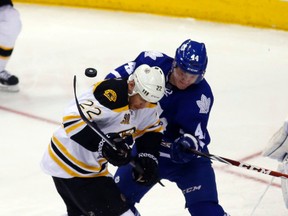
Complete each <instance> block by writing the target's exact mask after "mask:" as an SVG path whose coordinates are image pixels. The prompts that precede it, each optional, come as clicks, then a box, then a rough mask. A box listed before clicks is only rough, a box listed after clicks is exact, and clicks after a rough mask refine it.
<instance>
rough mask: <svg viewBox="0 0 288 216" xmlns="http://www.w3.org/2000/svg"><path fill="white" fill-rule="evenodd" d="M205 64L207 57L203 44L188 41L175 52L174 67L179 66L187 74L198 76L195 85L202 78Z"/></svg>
mask: <svg viewBox="0 0 288 216" xmlns="http://www.w3.org/2000/svg"><path fill="white" fill-rule="evenodd" d="M207 63H208V57H207V53H206V47H205V44H204V43H198V42H196V41H192V40H190V39H188V40H186V41H184V42H183V43H182V44H181V45H180V47H178V48H177V50H176V54H175V64H176V65H175V66H179V67H180V68H181V69H182V70H184V71H185V72H187V73H190V74H195V75H199V78H198V79H197V80H196V83H199V82H200V81H201V80H202V79H203V78H204V74H205V71H206V67H207Z"/></svg>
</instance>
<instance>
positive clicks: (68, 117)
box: [62, 115, 81, 123]
mask: <svg viewBox="0 0 288 216" xmlns="http://www.w3.org/2000/svg"><path fill="white" fill-rule="evenodd" d="M78 119H81V117H80V115H69V116H64V117H63V118H62V121H63V123H67V122H70V121H72V120H73V121H74V120H78Z"/></svg>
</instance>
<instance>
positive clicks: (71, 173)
mask: <svg viewBox="0 0 288 216" xmlns="http://www.w3.org/2000/svg"><path fill="white" fill-rule="evenodd" d="M48 152H49V155H50V157H51V158H52V159H53V160H54V161H55V162H56V163H57V164H58V165H59V166H60V167H61V168H62V169H63V170H64V171H65V172H66V173H68V174H69V175H71V176H73V177H81V178H92V177H100V176H108V175H109V171H108V169H107V167H106V168H105V169H104V170H103V172H101V173H95V174H92V175H89V176H87V175H83V174H79V173H78V172H75V171H73V170H72V169H71V168H70V167H69V166H68V165H66V164H65V163H63V162H62V161H61V160H60V159H59V158H58V157H57V156H56V155H55V154H54V152H53V150H52V149H51V147H50V145H49V147H48Z"/></svg>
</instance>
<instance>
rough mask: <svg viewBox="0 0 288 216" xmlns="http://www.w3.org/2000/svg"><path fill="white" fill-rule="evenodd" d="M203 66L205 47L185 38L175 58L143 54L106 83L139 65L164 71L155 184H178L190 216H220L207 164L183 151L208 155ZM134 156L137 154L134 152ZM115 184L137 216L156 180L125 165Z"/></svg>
mask: <svg viewBox="0 0 288 216" xmlns="http://www.w3.org/2000/svg"><path fill="white" fill-rule="evenodd" d="M207 63H208V57H207V53H206V47H205V44H204V43H198V42H196V41H192V40H190V39H188V40H186V41H184V42H183V43H182V44H181V46H180V47H179V48H178V49H177V50H176V54H175V58H171V57H169V56H167V55H165V54H163V53H161V52H151V51H146V52H142V53H140V54H139V56H138V57H137V58H136V59H135V60H134V61H131V62H129V63H126V64H124V65H122V66H120V67H118V68H116V69H115V70H114V71H112V72H111V73H109V74H108V75H107V76H106V78H114V77H128V76H129V75H130V74H131V73H133V72H134V69H135V68H137V67H138V66H139V65H141V64H148V65H150V66H158V67H160V68H161V69H162V70H163V72H164V74H165V76H166V92H165V96H164V97H163V98H162V99H161V100H160V102H159V103H160V107H161V109H160V110H159V114H160V118H161V120H162V122H163V125H164V128H165V131H164V139H163V142H162V144H161V146H159V152H160V154H159V157H158V166H159V169H158V173H157V175H158V176H159V179H167V180H169V181H171V182H175V183H176V184H177V186H178V188H179V189H180V190H181V191H182V193H183V195H184V197H185V201H186V205H185V206H186V208H188V211H189V212H190V214H191V215H193V216H225V215H228V214H227V213H225V211H224V210H223V208H222V207H221V205H220V204H219V203H218V194H217V187H216V182H215V174H214V171H213V168H212V166H211V161H210V160H209V159H207V158H203V157H199V156H197V155H194V154H192V153H187V151H186V149H187V148H194V149H197V150H198V151H201V152H208V144H209V143H210V136H209V132H208V130H207V124H208V120H209V115H210V111H211V108H212V105H213V101H214V98H213V93H212V90H211V88H210V86H209V84H208V82H207V81H206V80H205V78H204V74H205V71H206V67H207ZM133 152H134V154H137V149H136V148H134V149H133ZM154 175H155V174H154ZM114 179H115V182H116V183H117V185H118V186H119V188H120V190H121V191H122V193H123V194H124V195H125V196H126V199H127V201H128V203H129V204H130V205H131V208H134V211H135V215H140V214H139V212H137V209H136V208H135V207H134V205H135V203H138V202H140V200H141V198H142V197H143V196H144V195H145V194H146V193H147V192H148V191H149V190H150V189H151V188H152V187H153V185H154V184H155V183H156V182H155V179H150V178H149V175H146V176H143V175H141V174H139V173H137V171H136V170H134V169H133V168H132V167H131V166H130V165H126V166H122V167H119V168H118V170H117V171H116V173H115V177H114Z"/></svg>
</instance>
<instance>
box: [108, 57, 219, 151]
mask: <svg viewBox="0 0 288 216" xmlns="http://www.w3.org/2000/svg"><path fill="white" fill-rule="evenodd" d="M173 60H174V59H173V58H171V57H169V56H167V55H165V54H163V53H161V52H155V51H143V52H141V53H140V54H139V55H138V56H137V58H136V59H135V60H134V61H131V62H128V63H126V64H123V65H121V66H120V67H118V68H116V69H115V70H114V71H112V72H110V73H109V74H108V75H107V76H106V78H115V77H128V76H129V75H130V74H131V73H133V72H134V70H135V68H137V67H138V66H139V65H141V64H148V65H149V66H158V67H160V68H161V69H162V71H163V72H164V74H165V77H166V91H165V95H164V97H163V98H162V99H161V100H160V102H159V104H160V108H159V109H160V110H159V114H160V118H161V121H162V123H163V125H164V128H165V131H164V139H165V141H167V142H173V141H174V140H175V139H176V138H178V137H179V136H181V135H182V134H183V133H189V134H192V135H194V136H195V137H197V138H198V139H199V141H200V145H201V147H202V150H203V151H208V149H207V145H208V144H209V143H210V136H209V132H208V130H207V124H208V119H209V115H210V110H211V108H212V105H213V102H214V97H213V93H212V90H211V88H210V85H209V84H208V82H207V81H206V80H205V79H203V80H202V81H201V82H200V83H198V84H195V85H193V84H192V85H191V86H189V87H188V88H187V89H185V90H180V89H178V88H176V87H175V86H173V85H171V84H170V83H169V81H168V80H169V75H170V73H171V69H172V64H173Z"/></svg>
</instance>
